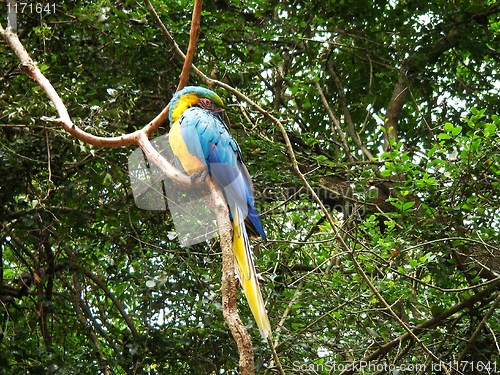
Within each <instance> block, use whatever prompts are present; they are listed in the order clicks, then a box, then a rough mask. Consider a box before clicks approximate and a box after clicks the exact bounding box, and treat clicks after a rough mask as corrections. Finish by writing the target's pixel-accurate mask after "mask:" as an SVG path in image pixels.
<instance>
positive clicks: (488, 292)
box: [340, 280, 500, 375]
mask: <svg viewBox="0 0 500 375" xmlns="http://www.w3.org/2000/svg"><path fill="white" fill-rule="evenodd" d="M499 289H500V280H498V281H497V282H495V283H492V284H490V285H489V286H488V287H486V288H485V289H483V290H482V291H480V292H477V293H476V294H474V295H473V296H472V297H471V298H469V299H466V300H465V301H463V302H460V303H459V304H457V305H455V306H453V307H452V308H450V309H448V310H446V311H444V312H443V313H441V314H439V315H437V316H435V317H433V318H431V319H429V320H427V321H425V322H423V323H421V324H419V325H417V326H416V327H415V328H413V329H412V334H410V333H409V332H407V333H405V334H403V335H401V336H399V337H397V338H395V339H394V340H392V341H389V342H387V343H386V344H384V345H382V346H380V347H379V348H378V349H377V350H375V351H374V352H372V353H370V354H368V355H367V356H365V357H364V358H362V359H360V360H359V361H357V362H356V363H352V365H351V366H349V368H346V369H345V370H344V371H342V372H341V373H340V375H348V374H354V372H355V370H354V369H355V368H356V366H355V364H357V363H366V362H370V361H373V360H376V359H378V358H380V357H382V356H384V355H385V354H387V353H388V352H390V351H391V350H392V349H394V348H396V347H400V346H401V344H402V343H403V342H405V341H408V340H410V339H412V338H413V336H415V335H419V334H420V333H422V332H426V331H427V330H428V329H430V328H433V327H436V326H438V325H439V324H440V323H441V322H443V321H444V320H445V319H448V318H449V317H450V316H452V315H453V314H456V313H457V312H459V311H462V310H464V309H466V308H469V307H472V306H473V305H474V304H475V303H476V302H479V301H482V302H486V301H485V300H483V299H484V298H487V301H488V302H489V301H491V300H493V299H495V297H497V296H496V295H494V294H493V293H494V292H496V291H498V290H499ZM492 294H493V295H492Z"/></svg>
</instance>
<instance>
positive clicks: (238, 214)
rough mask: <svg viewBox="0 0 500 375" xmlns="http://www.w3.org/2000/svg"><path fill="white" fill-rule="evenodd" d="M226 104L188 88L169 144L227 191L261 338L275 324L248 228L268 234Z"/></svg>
mask: <svg viewBox="0 0 500 375" xmlns="http://www.w3.org/2000/svg"><path fill="white" fill-rule="evenodd" d="M223 112H224V103H223V101H222V99H221V98H220V97H219V96H218V95H217V94H216V93H215V92H213V91H211V90H208V89H206V88H203V87H198V86H187V87H185V88H183V89H182V90H180V91H178V92H177V93H176V94H175V95H174V96H173V98H172V100H171V102H170V109H169V113H168V118H169V121H170V124H171V128H170V132H169V143H170V147H171V148H172V151H173V154H174V155H175V157H176V163H177V164H178V166H179V167H180V168H181V169H183V170H184V172H185V173H186V174H188V175H191V176H196V175H197V174H199V175H201V176H203V175H204V174H205V175H206V174H207V173H208V175H209V176H210V177H211V178H212V180H213V181H214V182H215V183H216V184H218V185H219V187H220V188H221V189H222V191H223V192H224V196H225V199H226V202H227V205H228V208H229V214H230V218H231V222H232V227H233V254H234V257H235V265H236V267H235V268H236V271H237V273H238V276H239V280H240V283H241V286H242V288H243V292H244V293H245V296H246V299H247V301H248V304H249V306H250V310H251V311H252V314H253V316H254V318H255V321H256V322H257V326H258V327H259V330H260V333H261V335H262V337H264V338H267V337H268V336H269V334H270V332H271V325H270V323H269V318H268V316H267V312H266V309H265V305H264V300H263V298H262V294H261V291H260V288H259V283H258V281H257V273H256V271H255V266H254V262H253V258H252V252H251V249H250V242H249V237H248V234H247V228H248V230H249V231H251V233H252V234H256V235H258V236H260V237H261V238H262V239H263V240H264V241H265V240H266V235H265V233H264V229H263V227H262V222H261V221H260V218H259V214H258V212H257V210H256V208H255V202H254V197H253V192H252V182H251V179H250V175H249V173H248V170H247V168H246V166H245V164H243V157H242V153H241V149H240V147H239V146H238V144H237V143H236V141H235V140H234V138H233V137H232V136H231V134H230V133H229V129H228V128H227V126H226V124H224V122H223V121H222V113H223Z"/></svg>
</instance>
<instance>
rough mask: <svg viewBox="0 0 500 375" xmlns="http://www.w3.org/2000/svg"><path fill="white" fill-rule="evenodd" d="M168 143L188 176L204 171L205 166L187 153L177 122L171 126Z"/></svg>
mask: <svg viewBox="0 0 500 375" xmlns="http://www.w3.org/2000/svg"><path fill="white" fill-rule="evenodd" d="M168 141H169V142H170V147H171V148H172V151H173V153H174V155H175V156H176V157H177V159H178V160H179V162H180V163H181V165H182V168H184V170H185V171H186V173H187V174H188V175H191V174H193V173H194V172H197V171H201V170H203V169H205V165H204V164H203V163H202V162H201V161H200V159H198V158H197V157H196V156H194V155H191V153H190V152H189V150H188V148H187V145H186V142H184V139H183V138H182V134H181V127H180V124H179V121H176V122H174V125H172V128H171V129H170V133H169V138H168Z"/></svg>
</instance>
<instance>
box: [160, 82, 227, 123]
mask: <svg viewBox="0 0 500 375" xmlns="http://www.w3.org/2000/svg"><path fill="white" fill-rule="evenodd" d="M196 105H197V106H200V107H201V108H205V109H208V110H210V111H212V112H214V113H217V112H221V111H223V110H224V108H225V106H224V102H223V101H222V99H221V98H220V96H219V95H217V94H216V93H215V92H213V91H212V90H209V89H206V88H204V87H200V86H186V87H184V88H183V89H182V90H179V91H177V92H176V93H175V95H174V97H173V98H172V100H171V101H170V109H169V111H168V119H169V121H170V123H171V124H173V123H174V122H175V121H177V120H178V119H179V117H181V115H182V113H183V112H184V111H185V110H186V109H188V108H189V107H193V106H196Z"/></svg>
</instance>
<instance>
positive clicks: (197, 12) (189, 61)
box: [177, 0, 203, 91]
mask: <svg viewBox="0 0 500 375" xmlns="http://www.w3.org/2000/svg"><path fill="white" fill-rule="evenodd" d="M202 6H203V0H195V2H194V9H193V16H192V18H191V30H190V32H189V45H188V50H187V53H186V58H185V59H184V65H183V67H182V72H181V76H180V78H179V84H178V85H177V91H179V90H180V89H182V88H183V87H184V86H186V84H187V83H188V81H189V74H190V73H191V66H192V65H193V61H194V54H195V52H196V46H197V44H198V37H199V36H200V19H201V9H202Z"/></svg>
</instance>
